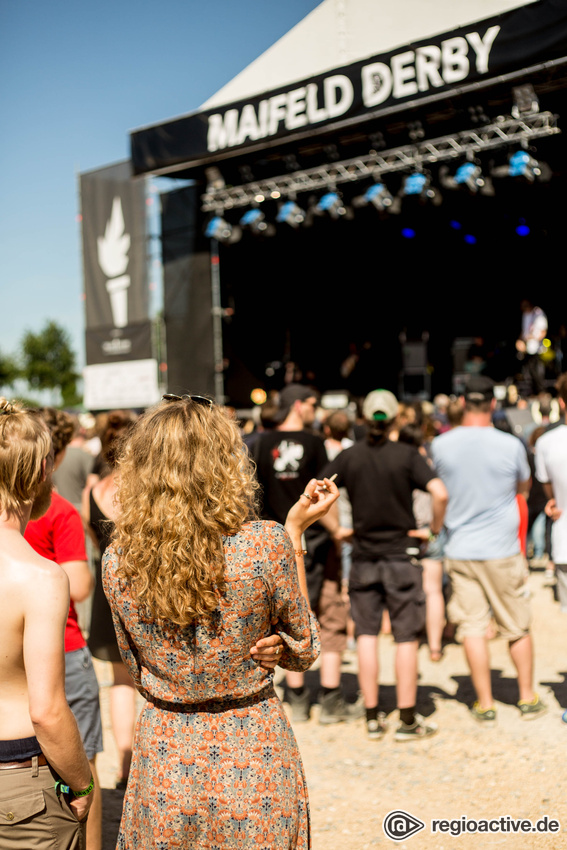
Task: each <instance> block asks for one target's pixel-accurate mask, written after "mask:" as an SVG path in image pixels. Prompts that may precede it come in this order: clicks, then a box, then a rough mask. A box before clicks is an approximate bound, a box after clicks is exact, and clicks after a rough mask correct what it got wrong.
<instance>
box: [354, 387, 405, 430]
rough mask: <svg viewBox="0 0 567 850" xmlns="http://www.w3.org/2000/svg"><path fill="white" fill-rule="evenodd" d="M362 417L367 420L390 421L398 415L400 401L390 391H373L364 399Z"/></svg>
mask: <svg viewBox="0 0 567 850" xmlns="http://www.w3.org/2000/svg"><path fill="white" fill-rule="evenodd" d="M362 415H363V416H364V418H365V419H368V420H371V419H374V420H375V421H378V422H379V421H380V420H382V421H389V420H391V419H395V418H396V416H397V415H398V399H397V398H396V396H395V395H394V393H391V392H390V391H389V390H372V392H371V393H368V395H367V396H366V398H365V399H364V403H363V405H362Z"/></svg>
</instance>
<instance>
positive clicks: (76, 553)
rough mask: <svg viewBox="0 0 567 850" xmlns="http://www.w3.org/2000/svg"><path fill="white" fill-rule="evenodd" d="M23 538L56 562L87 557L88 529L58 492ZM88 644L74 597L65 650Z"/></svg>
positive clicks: (70, 607) (67, 627) (28, 527)
mask: <svg viewBox="0 0 567 850" xmlns="http://www.w3.org/2000/svg"><path fill="white" fill-rule="evenodd" d="M24 537H25V539H26V540H27V541H28V543H29V544H30V546H31V547H32V548H33V549H35V551H36V552H37V553H38V555H41V556H42V557H43V558H47V559H48V560H49V561H55V562H56V563H57V564H65V563H66V562H67V561H86V560H87V551H86V548H85V532H84V530H83V522H82V520H81V517H80V515H79V512H78V511H77V509H76V508H75V507H73V505H72V504H71V502H68V501H67V499H64V498H63V496H60V495H59V494H58V493H53V494H52V496H51V506H50V508H49V510H48V511H47V513H46V514H44V516H42V517H40V519H35V520H32V521H31V522H28V524H27V527H26V531H25V534H24ZM86 645H87V643H86V641H85V639H84V637H83V635H82V633H81V630H80V628H79V623H78V621H77V612H76V611H75V606H74V604H73V600H71V604H70V605H69V616H68V617H67V624H66V626H65V652H73V651H74V650H75V649H81V648H82V647H83V646H86Z"/></svg>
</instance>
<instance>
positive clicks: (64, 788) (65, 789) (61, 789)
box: [55, 773, 94, 797]
mask: <svg viewBox="0 0 567 850" xmlns="http://www.w3.org/2000/svg"><path fill="white" fill-rule="evenodd" d="M93 788H94V777H93V775H92V773H91V781H90V783H89V784H88V785H87V787H86V788H83V790H82V791H73V789H72V788H70V787H69V785H63V783H62V782H61V780H60V779H58V780H57V782H56V783H55V791H56V792H57V796H59V794H72V795H73V797H88V796H89V794H90V793H91V791H92V790H93Z"/></svg>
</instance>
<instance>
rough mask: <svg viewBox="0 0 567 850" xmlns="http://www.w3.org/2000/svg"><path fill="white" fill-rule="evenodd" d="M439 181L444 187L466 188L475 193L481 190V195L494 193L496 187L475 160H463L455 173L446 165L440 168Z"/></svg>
mask: <svg viewBox="0 0 567 850" xmlns="http://www.w3.org/2000/svg"><path fill="white" fill-rule="evenodd" d="M439 182H440V183H441V185H442V186H443V188H444V189H460V188H466V189H468V190H469V192H471V193H472V194H473V195H476V193H477V192H480V194H481V195H493V194H494V187H493V185H492V181H491V180H490V179H489V178H487V177H485V176H484V174H483V173H482V168H481V167H480V165H479V164H478V162H475V161H474V160H467V162H463V163H462V164H461V165H459V167H458V168H457V170H456V171H455V173H454V174H451V173H450V171H449V168H448V167H447V166H446V165H443V166H441V168H440V169H439Z"/></svg>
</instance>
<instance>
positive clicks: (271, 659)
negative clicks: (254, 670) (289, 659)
mask: <svg viewBox="0 0 567 850" xmlns="http://www.w3.org/2000/svg"><path fill="white" fill-rule="evenodd" d="M282 652H283V640H282V639H281V637H280V636H279V635H269V636H268V637H265V638H260V640H259V641H257V642H256V644H255V645H254V646H253V647H252V648H251V650H250V655H251V656H252V659H253V660H254V661H257V662H258V664H259V665H260V667H263V668H264V670H274V669H275V668H276V667H277V664H278V661H279V660H280V657H281V654H282Z"/></svg>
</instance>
